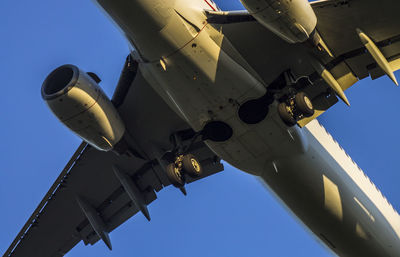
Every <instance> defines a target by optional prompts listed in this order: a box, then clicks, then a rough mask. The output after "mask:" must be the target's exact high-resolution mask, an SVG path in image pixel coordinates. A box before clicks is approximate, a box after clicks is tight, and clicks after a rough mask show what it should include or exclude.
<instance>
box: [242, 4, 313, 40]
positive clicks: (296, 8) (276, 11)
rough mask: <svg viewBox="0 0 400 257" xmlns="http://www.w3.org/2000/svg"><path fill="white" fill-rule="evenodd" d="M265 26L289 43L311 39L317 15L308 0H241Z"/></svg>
mask: <svg viewBox="0 0 400 257" xmlns="http://www.w3.org/2000/svg"><path fill="white" fill-rule="evenodd" d="M241 2H242V4H243V5H244V7H246V9H247V10H248V11H249V12H250V14H251V15H252V16H253V17H254V18H255V19H256V20H257V21H258V22H260V23H261V24H262V25H263V26H265V27H267V28H268V29H269V30H271V31H272V32H274V33H275V34H276V35H278V36H279V37H281V38H282V39H284V40H285V41H287V42H289V43H300V42H304V41H306V40H307V39H309V37H310V35H311V33H313V31H314V29H315V27H316V25H317V17H316V16H315V13H314V10H313V9H312V7H311V5H310V3H309V2H308V0H241Z"/></svg>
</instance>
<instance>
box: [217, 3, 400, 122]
mask: <svg viewBox="0 0 400 257" xmlns="http://www.w3.org/2000/svg"><path fill="white" fill-rule="evenodd" d="M311 5H312V7H313V9H314V11H315V13H316V16H317V19H318V23H317V31H318V32H319V34H320V36H321V38H322V40H323V41H324V42H325V44H326V46H327V47H328V49H329V50H330V52H331V54H332V56H330V55H329V54H328V53H327V52H323V51H319V50H317V49H316V48H315V47H314V48H312V47H310V46H309V45H307V44H289V43H286V42H284V41H283V40H281V39H280V38H279V37H277V36H276V35H275V34H274V33H272V32H270V31H269V30H268V29H266V28H264V27H263V26H262V25H261V24H259V23H258V22H257V21H255V20H254V19H252V17H250V15H249V14H248V13H247V12H246V11H244V12H243V11H232V12H219V13H218V12H215V13H212V12H210V13H209V21H210V22H211V23H215V24H216V26H221V30H222V32H223V34H224V35H225V37H226V39H227V40H226V41H229V43H228V42H225V47H227V46H228V45H229V44H232V45H233V46H234V47H235V48H236V49H237V50H238V51H239V53H240V55H241V56H242V57H243V59H245V61H246V62H247V63H246V64H245V65H243V66H244V67H248V66H249V67H251V69H254V71H255V72H256V73H257V75H259V76H260V77H261V79H262V80H263V81H264V82H265V83H266V84H267V85H270V84H272V83H273V82H274V80H275V79H276V78H277V77H279V75H280V74H282V72H284V71H286V70H291V71H292V72H293V73H294V74H295V75H296V76H298V77H301V76H308V77H309V79H310V80H311V82H312V85H309V86H307V87H306V88H303V90H304V91H305V92H306V93H307V94H308V95H309V96H310V97H311V98H312V100H313V104H314V107H315V109H316V112H315V115H314V116H313V117H310V118H306V119H303V120H300V121H299V125H300V126H304V125H306V124H307V123H308V122H310V121H311V120H313V119H315V118H316V117H318V116H319V115H321V114H322V113H323V112H324V111H326V110H327V109H329V108H330V107H331V106H332V105H333V104H335V103H336V102H337V101H338V99H337V97H335V93H333V91H332V90H331V86H330V85H329V84H328V83H327V82H326V81H325V80H323V79H322V78H321V76H320V74H319V73H318V69H316V68H315V65H313V64H312V62H314V61H315V60H316V61H318V63H320V64H322V65H323V67H325V68H326V69H327V70H328V71H329V72H330V73H331V74H332V76H333V77H334V79H335V80H336V81H337V82H338V84H339V85H340V87H341V88H342V90H343V91H345V90H346V89H348V88H349V87H350V86H352V85H353V84H355V83H356V82H357V81H358V80H361V79H363V78H366V77H371V78H372V79H376V78H378V77H380V76H382V75H385V72H384V71H383V70H382V69H381V68H380V67H379V66H378V65H377V62H376V61H375V59H373V58H372V56H371V54H370V53H369V52H368V51H367V49H366V47H365V46H364V44H363V43H362V41H361V40H360V37H359V35H358V33H357V29H361V30H362V31H363V32H364V33H365V34H366V35H367V36H368V37H369V38H370V39H371V40H372V41H373V42H374V43H375V44H376V46H377V48H378V49H379V50H380V51H381V53H382V54H383V56H384V57H385V59H386V60H387V61H388V63H389V64H390V66H391V68H392V70H394V71H395V70H398V69H400V29H399V28H400V16H399V15H398V10H400V2H399V1H396V0H381V1H376V0H324V1H316V2H312V3H311ZM246 13H247V14H246ZM246 15H247V16H246ZM223 47H224V44H223ZM227 48H228V47H227ZM350 102H351V100H350Z"/></svg>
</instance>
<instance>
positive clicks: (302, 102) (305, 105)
mask: <svg viewBox="0 0 400 257" xmlns="http://www.w3.org/2000/svg"><path fill="white" fill-rule="evenodd" d="M294 102H295V105H296V110H297V111H298V112H300V113H301V114H303V115H304V117H311V116H313V115H314V107H313V104H312V102H311V100H310V98H309V97H308V96H307V94H306V93H304V92H299V93H297V94H296V96H295V97H294Z"/></svg>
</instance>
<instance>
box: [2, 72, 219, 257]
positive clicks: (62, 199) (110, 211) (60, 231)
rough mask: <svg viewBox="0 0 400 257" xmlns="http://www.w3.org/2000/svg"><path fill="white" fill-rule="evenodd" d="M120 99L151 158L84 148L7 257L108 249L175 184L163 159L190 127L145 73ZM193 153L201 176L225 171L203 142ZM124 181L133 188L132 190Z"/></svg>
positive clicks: (138, 144)
mask: <svg viewBox="0 0 400 257" xmlns="http://www.w3.org/2000/svg"><path fill="white" fill-rule="evenodd" d="M121 77H122V79H123V76H121ZM121 95H123V97H121ZM113 100H114V103H115V104H116V105H118V108H119V112H120V114H121V116H122V117H123V119H124V120H125V123H126V127H127V129H128V130H129V133H130V134H131V135H134V136H133V137H134V138H135V139H136V145H135V146H136V147H137V149H140V150H141V152H143V153H145V155H146V156H145V158H139V157H135V156H127V155H123V156H119V155H116V154H115V153H112V152H101V151H98V150H96V149H94V148H93V147H90V146H89V145H87V144H86V143H84V142H83V143H82V144H81V145H80V146H79V147H78V149H77V151H76V153H75V154H74V155H73V156H72V158H71V160H70V161H69V163H68V164H67V165H66V167H65V168H64V170H63V171H62V172H61V174H60V176H59V177H58V178H57V180H56V181H55V182H54V184H53V186H52V187H51V188H50V190H49V192H48V193H47V194H46V196H45V197H44V199H43V200H42V201H41V203H40V204H39V206H38V207H37V209H36V210H35V211H34V213H33V214H32V216H31V217H30V218H29V220H28V222H27V223H26V224H25V226H24V227H23V229H22V230H21V232H20V233H19V234H18V236H17V237H16V238H15V240H14V242H13V243H12V244H11V246H10V248H9V249H8V250H7V252H6V253H5V254H4V256H13V257H26V256H30V257H58V256H63V255H64V254H65V253H67V252H68V251H69V250H70V249H72V248H73V247H74V246H75V245H76V244H77V243H79V242H80V241H81V240H82V241H83V242H84V243H85V244H94V243H96V242H97V241H99V240H100V239H102V240H103V241H105V243H106V244H107V245H108V244H109V242H108V241H109V240H108V233H109V232H111V231H113V230H114V229H115V228H117V227H118V226H119V225H121V224H122V223H124V222H125V221H126V220H127V219H129V218H130V217H132V216H133V215H135V214H136V213H138V212H139V211H142V212H143V213H144V214H145V215H146V211H145V210H146V209H147V205H149V204H150V203H151V202H153V201H154V200H155V199H156V198H157V194H156V193H157V192H158V191H160V190H161V189H162V188H163V187H166V186H168V185H169V184H170V182H169V181H168V179H167V177H166V175H165V173H164V171H163V168H162V167H161V166H160V162H159V161H157V158H158V157H159V156H157V153H162V152H163V151H165V150H167V149H168V148H169V147H171V142H170V141H169V137H170V135H171V133H172V132H176V131H182V130H187V129H188V126H187V125H186V123H185V122H184V121H183V120H181V119H180V118H179V117H178V116H177V115H176V114H175V113H174V112H173V111H172V110H170V109H169V107H168V106H167V105H166V104H165V103H164V102H163V100H162V99H161V98H160V97H159V96H158V95H157V94H156V93H155V92H154V91H153V90H152V88H151V87H150V86H149V85H148V84H147V82H146V81H145V80H144V78H143V77H142V75H141V73H140V71H138V73H137V76H136V77H135V79H134V82H133V83H132V84H131V85H128V87H126V85H125V88H122V89H121V88H118V90H116V94H115V95H114V99H113ZM143 110H145V111H143ZM155 117H159V118H157V119H155ZM137 124H140V126H137ZM190 151H191V153H193V154H195V155H196V157H197V159H198V160H199V161H200V163H201V164H202V167H203V170H204V174H203V175H202V177H206V176H209V175H211V174H214V173H216V172H219V171H221V170H223V166H222V164H221V163H220V161H219V159H218V158H217V157H216V156H215V154H214V153H213V152H211V151H210V150H209V148H208V147H206V145H205V144H204V143H202V142H195V143H194V144H193V145H192V146H191V148H190ZM115 167H118V170H119V174H116V171H115ZM121 174H123V175H122V177H123V178H126V179H127V180H125V181H129V182H128V183H127V184H128V185H129V188H128V189H127V188H126V187H124V185H123V184H124V183H123V182H122V180H123V179H121V177H120V176H121ZM118 175H120V176H118ZM202 177H201V178H202ZM199 179H200V178H199ZM192 181H194V180H193V179H192V180H191V181H188V182H189V183H190V182H192ZM128 191H129V192H128ZM129 193H131V195H130V194H129ZM132 195H133V198H132ZM141 207H142V208H141ZM91 215H92V216H91ZM91 218H93V220H92V221H91ZM110 246H111V245H110Z"/></svg>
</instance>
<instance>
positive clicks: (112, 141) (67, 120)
mask: <svg viewBox="0 0 400 257" xmlns="http://www.w3.org/2000/svg"><path fill="white" fill-rule="evenodd" d="M42 97H43V99H44V100H45V101H46V103H47V105H48V106H49V107H50V109H51V111H52V112H53V113H54V114H55V115H56V116H57V118H58V119H59V120H60V121H61V122H62V123H63V124H64V125H65V126H67V127H68V128H69V129H71V130H72V131H73V132H74V133H75V134H77V135H78V136H79V137H81V138H82V139H83V140H84V141H86V142H87V143H89V144H90V145H92V146H93V147H95V148H97V149H99V150H102V151H109V150H112V149H113V148H114V146H115V145H116V144H117V143H119V141H121V139H122V137H123V135H124V133H125V125H124V123H123V121H122V119H121V117H120V116H119V114H118V112H117V110H116V108H115V107H114V105H113V104H112V103H111V101H110V100H109V99H108V97H107V96H106V95H105V93H104V92H103V90H102V89H101V88H100V86H99V85H98V84H97V83H96V82H95V81H94V80H93V79H92V78H91V77H90V76H89V75H88V74H87V73H86V72H83V71H81V70H80V69H78V68H77V67H76V66H73V65H63V66H61V67H59V68H57V69H55V70H54V71H53V72H51V73H50V75H49V76H48V77H47V78H46V80H45V81H44V83H43V85H42Z"/></svg>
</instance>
